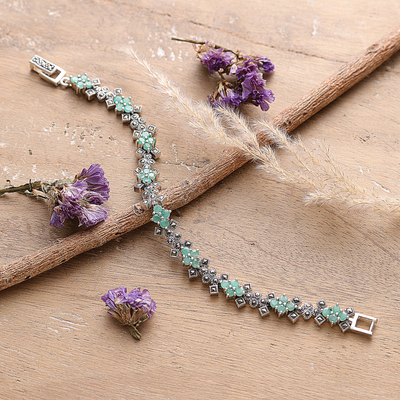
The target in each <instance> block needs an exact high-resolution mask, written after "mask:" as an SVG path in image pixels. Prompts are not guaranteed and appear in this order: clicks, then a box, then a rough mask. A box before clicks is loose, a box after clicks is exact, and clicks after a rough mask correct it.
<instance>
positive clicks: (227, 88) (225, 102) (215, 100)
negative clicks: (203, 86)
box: [207, 82, 243, 108]
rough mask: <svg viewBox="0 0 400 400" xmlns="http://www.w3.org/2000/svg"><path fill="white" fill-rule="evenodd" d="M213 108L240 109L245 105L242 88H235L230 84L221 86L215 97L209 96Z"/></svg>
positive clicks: (225, 83) (224, 83)
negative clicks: (239, 107) (241, 105)
mask: <svg viewBox="0 0 400 400" xmlns="http://www.w3.org/2000/svg"><path fill="white" fill-rule="evenodd" d="M207 98H208V100H209V102H210V103H211V105H212V106H213V107H219V106H225V107H233V108H235V107H238V106H240V104H242V103H243V96H242V88H241V87H240V86H239V87H235V86H233V85H232V84H231V83H229V82H223V83H221V84H220V85H219V88H218V91H217V92H216V93H214V95H208V96H207Z"/></svg>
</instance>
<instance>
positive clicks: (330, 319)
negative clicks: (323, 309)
mask: <svg viewBox="0 0 400 400" xmlns="http://www.w3.org/2000/svg"><path fill="white" fill-rule="evenodd" d="M337 320H338V317H337V316H336V315H335V314H331V315H330V316H329V321H331V322H337Z"/></svg>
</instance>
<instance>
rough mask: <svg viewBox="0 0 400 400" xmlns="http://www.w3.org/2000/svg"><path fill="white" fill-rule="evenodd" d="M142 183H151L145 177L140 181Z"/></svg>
mask: <svg viewBox="0 0 400 400" xmlns="http://www.w3.org/2000/svg"><path fill="white" fill-rule="evenodd" d="M142 182H143V183H150V182H151V179H150V178H146V177H145V178H143V179H142Z"/></svg>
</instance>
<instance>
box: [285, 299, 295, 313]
mask: <svg viewBox="0 0 400 400" xmlns="http://www.w3.org/2000/svg"><path fill="white" fill-rule="evenodd" d="M286 307H287V309H288V310H289V311H293V310H294V304H293V303H292V302H291V301H289V303H287V304H286Z"/></svg>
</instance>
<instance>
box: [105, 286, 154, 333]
mask: <svg viewBox="0 0 400 400" xmlns="http://www.w3.org/2000/svg"><path fill="white" fill-rule="evenodd" d="M101 299H102V300H103V301H104V302H105V303H106V306H107V307H108V313H109V314H110V315H112V316H113V317H114V318H116V319H117V320H118V321H119V322H120V323H121V324H122V325H127V326H128V327H129V330H130V333H131V334H132V336H133V337H134V338H136V339H140V337H141V334H140V332H139V331H138V330H137V328H138V326H139V325H140V324H141V323H142V322H144V321H146V320H148V319H149V318H151V317H152V316H153V314H154V312H155V310H156V308H157V307H156V302H155V301H154V300H153V299H152V298H151V297H150V293H149V291H148V290H147V289H143V291H141V290H140V288H137V289H133V290H131V291H130V292H129V293H128V292H127V289H126V288H125V287H123V286H122V287H119V288H116V289H113V290H109V291H108V293H107V294H105V295H104V296H102V297H101Z"/></svg>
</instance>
